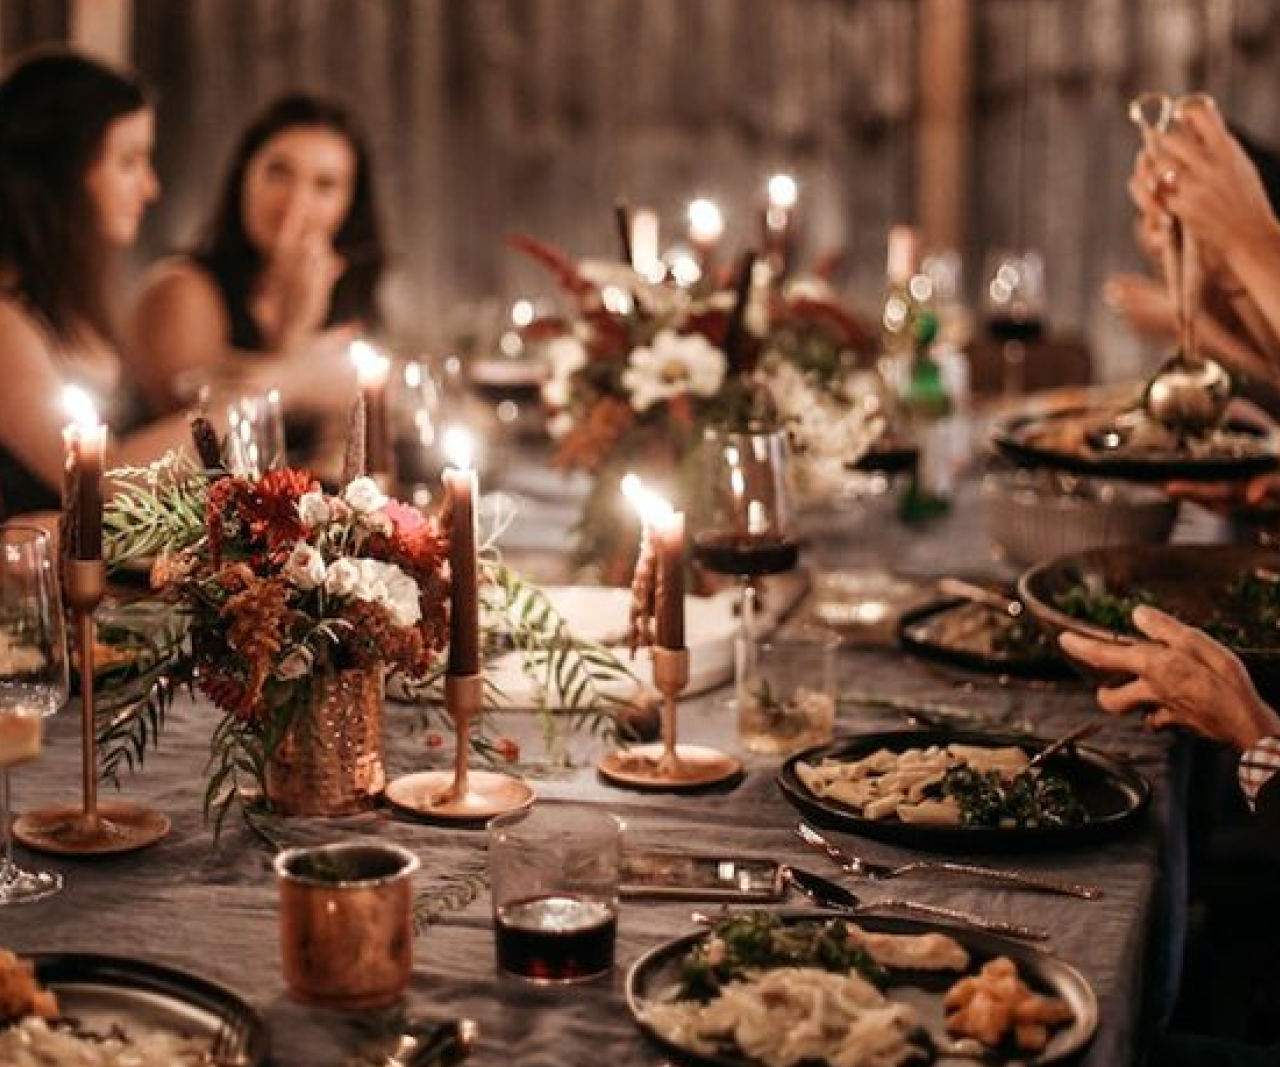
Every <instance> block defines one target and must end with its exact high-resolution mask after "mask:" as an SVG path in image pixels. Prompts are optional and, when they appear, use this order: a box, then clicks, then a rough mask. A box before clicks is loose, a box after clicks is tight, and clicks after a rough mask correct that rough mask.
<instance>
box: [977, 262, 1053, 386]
mask: <svg viewBox="0 0 1280 1067" xmlns="http://www.w3.org/2000/svg"><path fill="white" fill-rule="evenodd" d="M982 307H983V312H984V314H985V316H986V322H987V332H988V334H990V336H991V339H992V340H993V341H995V342H996V343H998V344H999V345H1000V354H1001V364H1002V368H1003V384H1004V389H1003V392H1004V395H1005V396H1006V397H1012V396H1018V395H1020V394H1021V393H1022V392H1023V391H1024V389H1025V387H1026V362H1027V347H1028V345H1031V344H1033V343H1034V342H1036V341H1039V340H1040V339H1041V338H1042V337H1043V336H1044V332H1045V330H1044V314H1045V290H1044V259H1043V258H1042V257H1041V255H1040V253H1039V252H1033V251H1027V252H1010V251H999V252H993V253H992V254H991V255H990V256H989V257H988V259H987V281H986V285H985V286H984V287H983V291H982Z"/></svg>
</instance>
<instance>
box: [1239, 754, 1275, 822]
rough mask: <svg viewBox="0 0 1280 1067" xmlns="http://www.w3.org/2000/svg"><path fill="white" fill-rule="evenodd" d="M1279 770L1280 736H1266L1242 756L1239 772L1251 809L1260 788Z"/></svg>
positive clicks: (1245, 796) (1241, 785)
mask: <svg viewBox="0 0 1280 1067" xmlns="http://www.w3.org/2000/svg"><path fill="white" fill-rule="evenodd" d="M1277 771H1280V737H1264V738H1263V739H1262V740H1261V741H1259V742H1258V743H1257V744H1256V745H1254V746H1253V747H1252V748H1251V749H1249V750H1248V751H1247V752H1245V754H1244V755H1243V756H1241V757H1240V767H1239V770H1238V772H1237V774H1238V776H1239V779H1240V788H1241V790H1243V792H1244V798H1245V800H1247V801H1248V802H1249V809H1250V810H1251V811H1252V810H1253V805H1254V801H1256V800H1257V798H1258V792H1259V790H1261V789H1262V787H1263V786H1264V785H1266V784H1267V783H1268V782H1269V781H1271V776H1272V775H1274V774H1275V773H1276V772H1277Z"/></svg>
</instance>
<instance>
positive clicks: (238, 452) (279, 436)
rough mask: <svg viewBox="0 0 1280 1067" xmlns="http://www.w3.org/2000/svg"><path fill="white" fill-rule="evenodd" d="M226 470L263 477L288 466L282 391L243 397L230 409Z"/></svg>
mask: <svg viewBox="0 0 1280 1067" xmlns="http://www.w3.org/2000/svg"><path fill="white" fill-rule="evenodd" d="M225 458H226V463H227V469H228V470H229V471H231V473H232V474H234V475H236V476H237V477H239V478H251V479H256V478H261V477H262V476H263V475H264V474H266V472H267V471H271V470H276V469H278V468H280V467H283V466H284V465H285V440H284V410H283V408H282V405H281V403H280V393H279V391H278V390H276V389H272V390H270V391H269V392H267V393H262V394H258V395H251V396H242V397H240V399H238V400H236V401H235V402H234V403H233V404H231V405H229V406H228V408H227V443H226V457H225Z"/></svg>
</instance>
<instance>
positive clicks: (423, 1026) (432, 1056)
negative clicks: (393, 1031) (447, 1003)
mask: <svg viewBox="0 0 1280 1067" xmlns="http://www.w3.org/2000/svg"><path fill="white" fill-rule="evenodd" d="M479 1037H480V1027H479V1025H478V1024H477V1023H476V1022H475V1020H474V1019H452V1020H450V1021H448V1022H443V1023H425V1022H417V1023H412V1024H410V1025H409V1026H407V1027H406V1028H405V1030H404V1032H403V1033H402V1034H401V1035H400V1037H399V1040H398V1041H397V1043H396V1047H395V1048H394V1049H392V1050H391V1051H390V1052H389V1053H387V1058H386V1059H385V1060H383V1061H382V1063H381V1064H380V1065H379V1067H452V1065H453V1064H456V1063H461V1062H462V1061H463V1060H465V1059H466V1058H467V1057H468V1056H469V1055H471V1052H472V1050H473V1049H474V1048H475V1046H476V1042H477V1041H478V1040H479Z"/></svg>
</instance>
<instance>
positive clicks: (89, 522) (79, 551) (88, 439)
mask: <svg viewBox="0 0 1280 1067" xmlns="http://www.w3.org/2000/svg"><path fill="white" fill-rule="evenodd" d="M62 405H63V407H64V408H65V409H66V412H67V414H68V415H70V416H71V422H69V423H68V424H67V425H66V426H65V427H63V430H62V442H63V455H64V457H65V458H64V463H65V479H64V481H63V496H62V508H63V512H64V513H65V514H66V515H67V516H68V520H69V522H68V525H69V527H70V529H71V532H72V535H73V539H74V541H73V544H72V545H71V546H70V551H71V554H72V556H73V557H74V558H75V559H101V558H102V466H103V458H104V456H105V455H106V451H107V428H106V427H105V426H104V425H102V423H101V422H99V421H98V412H97V409H96V408H95V407H94V406H93V399H92V398H91V397H90V396H89V394H88V393H86V392H85V391H84V390H83V389H81V388H80V387H79V386H76V385H68V386H67V387H66V388H65V389H63V391H62Z"/></svg>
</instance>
